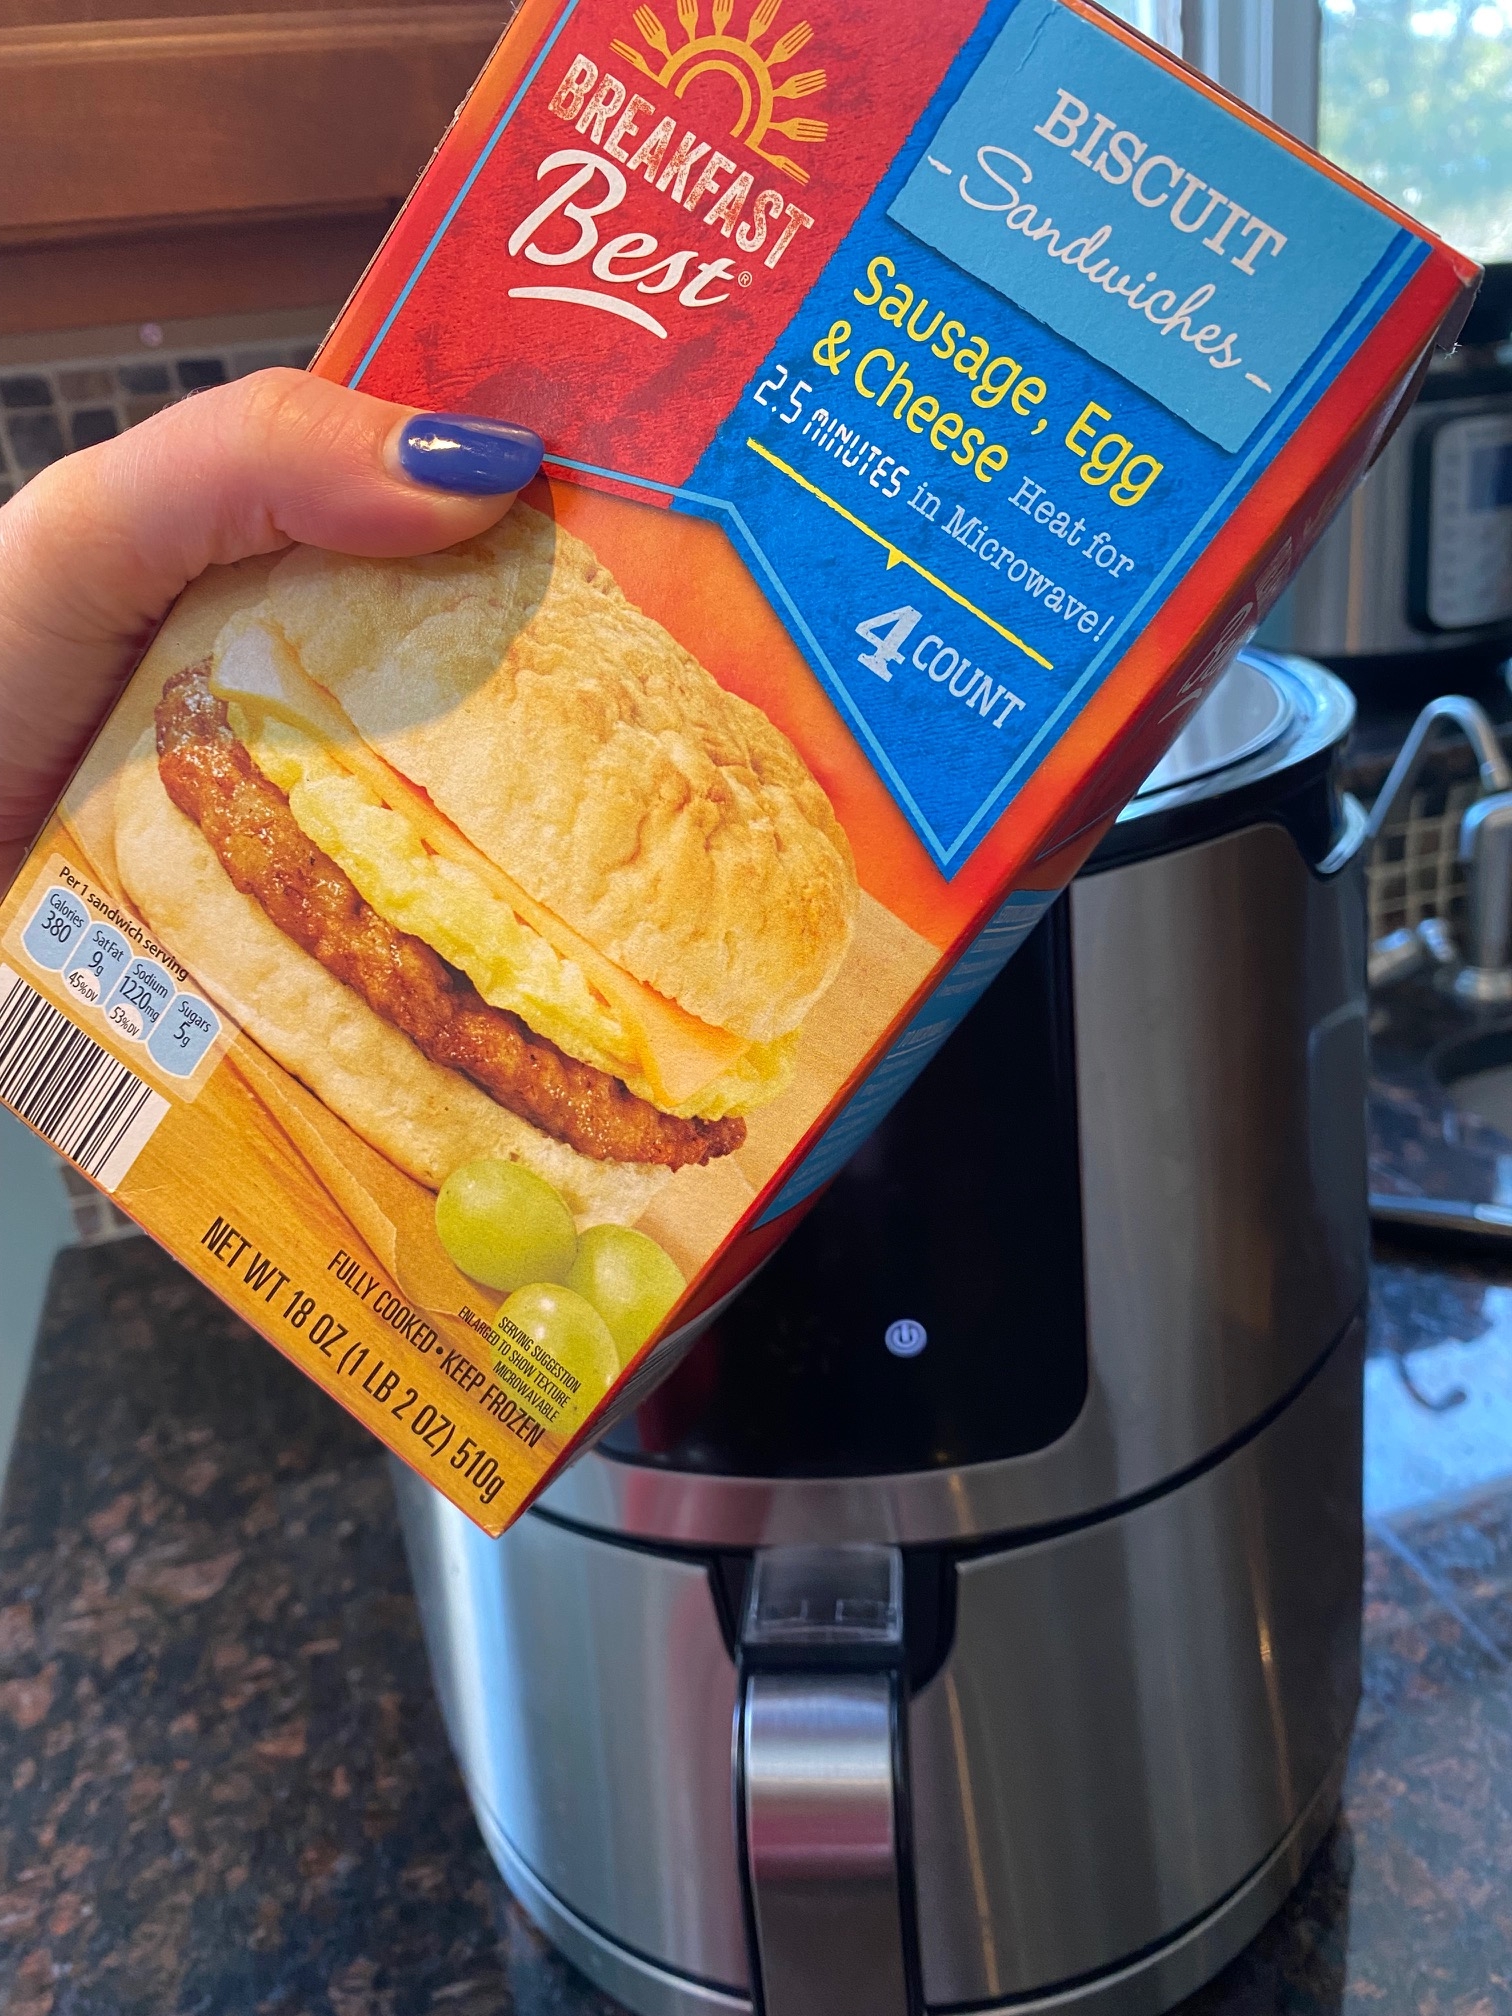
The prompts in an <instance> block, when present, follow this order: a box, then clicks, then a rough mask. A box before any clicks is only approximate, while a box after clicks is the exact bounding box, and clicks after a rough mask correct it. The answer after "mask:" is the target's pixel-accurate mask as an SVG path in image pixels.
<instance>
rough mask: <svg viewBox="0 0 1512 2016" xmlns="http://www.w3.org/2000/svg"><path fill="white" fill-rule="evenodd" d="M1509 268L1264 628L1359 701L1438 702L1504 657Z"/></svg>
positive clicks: (1510, 652)
mask: <svg viewBox="0 0 1512 2016" xmlns="http://www.w3.org/2000/svg"><path fill="white" fill-rule="evenodd" d="M1509 338H1512V264H1507V265H1497V266H1490V267H1488V268H1487V270H1486V278H1485V281H1484V283H1483V284H1482V287H1481V291H1480V295H1479V297H1478V299H1477V300H1476V303H1475V306H1474V307H1473V308H1472V309H1471V311H1470V315H1469V318H1468V320H1467V321H1466V323H1465V327H1464V329H1463V331H1462V332H1461V335H1460V342H1459V347H1458V349H1456V350H1455V351H1454V352H1453V353H1452V354H1451V355H1450V356H1448V357H1446V358H1443V359H1440V360H1438V361H1436V362H1435V363H1434V365H1433V367H1432V368H1431V370H1430V371H1429V373H1428V377H1427V379H1426V381H1425V383H1424V385H1423V389H1422V391H1421V393H1420V394H1419V395H1418V399H1417V402H1416V404H1415V405H1414V406H1413V408H1412V410H1411V411H1410V412H1409V413H1408V415H1407V417H1406V418H1405V419H1404V420H1403V422H1402V424H1401V426H1400V427H1399V428H1398V429H1397V431H1396V433H1395V434H1394V435H1393V436H1392V437H1391V439H1390V441H1388V442H1387V444H1386V447H1385V449H1384V450H1383V452H1382V454H1381V456H1380V458H1379V460H1378V461H1377V462H1376V463H1375V466H1374V467H1373V468H1372V469H1371V471H1370V474H1369V475H1368V476H1367V477H1366V478H1365V480H1364V482H1363V483H1361V484H1359V485H1358V487H1357V488H1356V489H1355V490H1354V491H1353V492H1352V494H1351V496H1350V498H1349V500H1348V502H1347V503H1346V504H1345V505H1344V507H1343V509H1342V510H1341V511H1340V513H1339V515H1338V517H1337V518H1336V519H1335V520H1334V522H1333V524H1332V525H1331V526H1330V527H1329V529H1328V530H1327V532H1325V533H1324V535H1323V537H1322V539H1320V540H1319V542H1318V544H1317V546H1316V547H1315V548H1314V550H1313V552H1312V554H1311V555H1310V557H1309V558H1308V559H1307V561H1306V562H1305V563H1304V565H1303V567H1302V569H1301V571H1300V573H1299V574H1298V575H1297V578H1296V580H1295V581H1294V582H1293V584H1292V586H1291V588H1290V589H1289V591H1288V592H1287V594H1286V595H1285V596H1284V597H1283V598H1282V601H1281V603H1280V604H1279V605H1278V607H1277V609H1276V611H1275V612H1274V614H1273V615H1272V616H1271V618H1270V619H1269V621H1268V622H1267V623H1266V625H1265V628H1264V631H1263V632H1262V635H1263V637H1264V639H1265V641H1266V643H1267V644H1272V645H1275V646H1278V647H1280V648H1283V649H1287V650H1293V651H1305V652H1308V653H1309V654H1310V655H1311V656H1313V657H1315V658H1319V659H1322V660H1323V661H1324V662H1325V663H1327V664H1329V665H1332V666H1333V667H1334V668H1335V670H1337V671H1341V672H1343V673H1345V674H1346V675H1347V677H1348V678H1349V679H1350V681H1351V683H1352V684H1353V685H1354V686H1355V687H1356V690H1357V691H1360V692H1362V693H1363V692H1365V691H1368V690H1369V689H1370V687H1371V686H1372V685H1375V684H1378V685H1380V686H1381V687H1382V688H1383V689H1386V690H1391V689H1395V688H1397V687H1400V686H1401V685H1402V683H1403V681H1404V680H1406V681H1409V682H1410V681H1413V680H1415V681H1416V682H1417V683H1419V684H1421V685H1422V686H1423V688H1424V691H1425V693H1426V692H1427V691H1430V690H1431V691H1433V692H1439V691H1442V690H1443V688H1444V687H1445V686H1446V685H1453V684H1457V683H1458V684H1473V683H1474V681H1475V679H1476V678H1477V676H1478V675H1479V674H1482V673H1484V672H1488V671H1490V670H1492V669H1494V668H1495V667H1496V666H1497V665H1499V664H1501V662H1502V661H1503V660H1504V659H1506V658H1508V657H1512V343H1509V340H1508V339H1509Z"/></svg>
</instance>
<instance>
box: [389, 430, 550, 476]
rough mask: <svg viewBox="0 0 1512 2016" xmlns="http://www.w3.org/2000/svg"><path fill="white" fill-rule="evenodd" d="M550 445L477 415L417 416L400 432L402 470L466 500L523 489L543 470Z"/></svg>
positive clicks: (524, 431) (531, 434)
mask: <svg viewBox="0 0 1512 2016" xmlns="http://www.w3.org/2000/svg"><path fill="white" fill-rule="evenodd" d="M545 452H546V444H545V443H544V442H543V441H542V439H541V437H540V435H539V434H533V433H532V432H531V430H530V429H529V428H528V427H517V426H516V425H515V424H514V422H513V421H511V420H482V419H479V418H478V417H477V415H476V414H472V413H413V414H411V416H410V418H409V419H408V420H406V421H405V423H404V425H403V426H402V427H401V428H400V429H399V445H398V457H399V466H400V468H401V469H402V470H403V471H404V473H405V475H406V476H408V477H410V478H411V479H412V480H413V481H414V482H416V483H424V484H426V485H428V486H429V487H430V488H431V489H433V490H451V491H454V492H456V493H458V494H460V495H462V496H466V497H496V496H498V495H500V494H501V493H502V492H503V491H505V490H518V489H519V488H520V487H521V485H522V484H525V483H528V482H529V481H530V479H531V477H532V476H534V474H535V473H536V471H537V470H538V469H539V468H540V466H541V457H542V456H543V455H544V454H545Z"/></svg>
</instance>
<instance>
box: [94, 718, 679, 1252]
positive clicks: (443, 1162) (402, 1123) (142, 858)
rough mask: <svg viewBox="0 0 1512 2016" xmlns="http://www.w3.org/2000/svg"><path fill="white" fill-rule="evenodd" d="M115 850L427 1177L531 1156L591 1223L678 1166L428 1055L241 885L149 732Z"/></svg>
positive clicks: (332, 1103) (181, 939) (235, 1008)
mask: <svg viewBox="0 0 1512 2016" xmlns="http://www.w3.org/2000/svg"><path fill="white" fill-rule="evenodd" d="M115 850H116V861H117V864H118V866H119V869H120V874H121V880H122V883H123V885H124V887H125V890H126V893H127V895H128V896H129V897H130V898H131V900H132V902H133V903H134V904H135V905H136V907H137V909H138V910H139V911H140V913H141V915H142V916H143V917H144V918H145V919H146V921H147V923H148V924H149V925H150V926H151V927H152V929H153V930H154V931H155V932H156V933H157V934H158V935H159V936H160V937H161V938H162V940H163V942H164V944H166V945H170V946H172V948H173V951H174V954H175V956H176V957H178V958H180V959H182V960H183V962H184V964H185V965H186V966H187V967H188V968H189V969H190V971H191V972H192V973H193V974H194V976H195V978H196V980H197V981H198V982H199V984H200V985H201V986H202V987H203V988H204V989H205V991H206V992H207V993H208V994H209V995H210V996H211V998H212V999H213V1000H214V1001H216V1002H217V1003H218V1005H219V1006H220V1007H222V1008H223V1009H224V1010H225V1011H226V1013H227V1014H228V1015H229V1016H231V1017H232V1018H233V1019H234V1020H235V1021H236V1022H237V1023H239V1024H240V1026H241V1028H242V1029H243V1030H244V1031H245V1033H246V1034H247V1035H248V1036H250V1037H252V1038H253V1039H254V1041H256V1042H257V1043H258V1044H260V1045H261V1047H262V1048H263V1049H264V1050H266V1051H267V1053H268V1054H269V1056H270V1057H272V1058H273V1059H274V1060H275V1061H276V1062H277V1063H279V1064H281V1065H282V1066H283V1067H284V1069H285V1070H286V1071H288V1072H290V1073H291V1074H292V1075H293V1076H294V1077H296V1078H298V1079H299V1080H300V1082H301V1083H302V1084H304V1085H306V1086H308V1087H309V1089H310V1090H311V1091H312V1092H313V1093H315V1094H316V1096H317V1097H318V1098H320V1099H323V1100H324V1101H325V1103H326V1105H327V1106H329V1107H330V1108H331V1109H332V1110H333V1111H334V1112H336V1113H337V1114H339V1115H340V1116H341V1118H342V1119H343V1120H344V1121H345V1122H346V1123H347V1125H348V1126H349V1127H351V1128H353V1129H354V1131H355V1132H356V1133H358V1134H360V1135H361V1137H362V1138H363V1140H364V1141H366V1142H367V1143H368V1144H369V1146H371V1147H373V1148H376V1149H377V1150H378V1151H379V1153H380V1154H383V1155H386V1156H387V1157H388V1158H389V1160H390V1161H391V1162H394V1163H396V1164H397V1165H398V1167H399V1168H401V1169H403V1170H404V1171H405V1172H406V1173H407V1174H408V1175H410V1176H413V1177H414V1178H415V1179H416V1180H417V1181H418V1182H421V1183H424V1184H425V1185H426V1186H427V1187H428V1188H430V1189H432V1190H436V1189H439V1188H440V1186H441V1184H442V1182H443V1181H444V1180H445V1178H446V1177H447V1175H449V1174H450V1172H451V1171H452V1170H453V1169H455V1168H457V1167H458V1166H459V1165H460V1164H461V1163H463V1162H470V1161H472V1160H474V1159H475V1158H477V1157H480V1156H494V1157H498V1158H500V1159H502V1160H505V1161H511V1162H519V1163H522V1164H523V1165H524V1167H525V1168H527V1169H530V1170H532V1171H533V1172H534V1173H535V1174H536V1175H537V1176H541V1177H543V1178H544V1179H545V1180H546V1181H547V1182H548V1183H551V1184H553V1185H554V1186H555V1187H556V1189H557V1190H558V1191H559V1192H560V1193H561V1195H562V1197H563V1198H564V1199H565V1200H566V1203H567V1206H568V1209H569V1210H570V1211H571V1212H572V1214H573V1217H574V1218H575V1219H576V1221H577V1223H578V1226H579V1228H580V1229H581V1228H582V1227H584V1226H587V1225H591V1224H598V1223H600V1222H603V1221H610V1222H613V1223H615V1224H621V1225H629V1224H633V1223H634V1221H635V1220H636V1219H637V1218H638V1217H639V1216H640V1214H641V1212H642V1211H643V1210H644V1209H645V1208H646V1206H647V1204H648V1203H649V1202H650V1201H651V1198H652V1197H653V1195H654V1194H655V1193H656V1191H657V1190H659V1189H660V1188H661V1186H662V1184H663V1183H665V1182H666V1181H667V1180H668V1176H669V1172H668V1171H667V1170H665V1169H660V1168H654V1167H650V1166H648V1165H645V1164H642V1163H635V1162H599V1161H594V1160H593V1159H591V1158H590V1157H588V1156H586V1155H580V1154H578V1153H577V1151H576V1150H575V1149H573V1148H569V1147H568V1146H567V1145H566V1143H565V1142H562V1141H555V1140H552V1139H551V1137H550V1136H549V1135H546V1134H542V1133H541V1132H540V1131H539V1130H538V1129H537V1128H535V1127H532V1126H531V1125H530V1124H529V1122H528V1121H525V1120H521V1119H519V1118H518V1117H517V1116H516V1115H515V1114H513V1113H510V1112H508V1111H507V1110H506V1109H505V1108H504V1107H502V1106H500V1105H498V1104H496V1103H495V1101H494V1100H492V1099H490V1098H489V1097H488V1095H487V1093H485V1092H482V1091H480V1090H479V1088H478V1087H477V1086H476V1085H474V1084H473V1083H472V1082H471V1081H470V1080H469V1079H466V1078H464V1077H462V1076H461V1075H460V1074H459V1073H457V1072H455V1071H448V1070H445V1069H443V1068H442V1067H441V1066H440V1065H437V1064H433V1063H431V1061H430V1060H429V1058H427V1057H424V1056H422V1055H421V1053H420V1051H419V1050H418V1049H416V1047H415V1045H414V1044H413V1043H411V1042H410V1040H409V1038H408V1037H407V1036H404V1035H402V1034H401V1033H400V1032H399V1030H397V1029H395V1028H394V1027H393V1026H392V1025H391V1024H390V1023H388V1022H385V1021H383V1020H382V1019H381V1018H380V1017H379V1016H377V1015H375V1014H374V1013H373V1011H372V1009H371V1008H369V1007H368V1006H367V1004H366V1002H365V1001H363V1000H362V999H361V998H360V997H359V996H358V995H357V994H355V993H354V992H353V990H352V989H351V988H350V987H348V986H346V985H344V984H343V983H342V982H341V981H340V980H337V979H335V978H334V977H333V976H332V975H331V974H329V973H328V972H327V971H326V970H325V968H324V967H323V966H322V965H321V964H320V963H319V961H318V960H316V959H312V958H311V957H310V956H309V955H308V953H306V952H302V951H301V950H300V948H299V947H298V946H297V945H296V944H294V942H293V941H292V939H289V938H286V937H285V936H284V934H283V932H282V931H280V930H279V929H278V927H277V925H276V924H274V923H272V922H271V921H270V920H269V918H268V917H267V915H266V913H265V912H264V911H263V910H262V908H261V907H260V905H258V904H257V903H256V902H254V901H253V899H252V898H251V897H250V896H244V895H242V893H241V892H240V890H238V889H237V888H236V887H235V885H234V884H233V883H232V881H231V878H230V877H229V876H228V875H227V873H226V871H225V869H224V868H223V867H222V866H221V864H220V861H219V860H218V859H217V857H216V854H215V852H214V849H213V848H212V847H211V846H210V843H209V842H208V841H207V840H206V839H205V837H204V835H203V834H202V833H201V832H200V830H199V828H198V827H197V826H196V825H195V824H194V823H193V821H192V820H189V819H186V818H185V817H184V815H183V814H182V813H181V812H180V811H179V810H178V809H177V808H176V807H175V806H174V804H173V803H172V801H171V800H170V799H169V797H168V794H167V792H166V791H165V790H164V788H163V784H162V780H161V778H160V777H159V775H158V768H157V764H156V762H155V761H153V759H152V748H151V744H150V741H149V740H148V739H147V738H144V740H143V744H142V745H139V747H138V749H137V751H136V752H135V759H134V760H133V761H132V762H131V763H130V764H128V766H127V767H126V769H125V770H124V771H123V772H122V775H121V780H120V785H119V790H118V794H117V799H116V822H115Z"/></svg>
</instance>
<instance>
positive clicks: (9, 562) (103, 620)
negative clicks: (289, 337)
mask: <svg viewBox="0 0 1512 2016" xmlns="http://www.w3.org/2000/svg"><path fill="white" fill-rule="evenodd" d="M540 459H541V443H540V441H539V439H538V438H537V437H536V436H535V435H534V434H532V433H531V432H530V431H529V430H528V429H527V428H523V427H511V426H508V425H506V424H504V423H502V422H497V421H491V420H477V419H471V418H464V417H462V416H459V415H450V414H416V413H414V412H413V411H412V410H411V409H409V408H407V407H400V406H391V405H389V404H388V403H387V402H386V401H384V400H381V399H370V398H369V397H368V396H367V395H366V394H365V393H362V392H349V391H347V390H346V389H345V388H344V387H342V386H339V385H332V384H328V383H327V382H326V381H325V380H324V379H320V378H311V377H309V376H308V375H307V374H306V373H305V372H302V371H261V372H258V373H257V374H256V375H255V376H254V377H251V378H243V379H241V380H240V381H238V382H237V383H235V384H232V385H223V386H217V387H216V388H215V389H214V390H213V391H209V392H201V393H197V394H196V395H195V396H194V397H193V398H191V399H187V400H185V401H184V402H183V403H182V404H181V405H178V406H171V407H168V408H167V409H166V410H165V411H163V412H161V413H158V414H156V415H155V416H154V417H153V418H152V419H150V420H148V421H145V422H144V423H143V424H142V425H141V426H140V427H135V428H133V429H132V430H131V432H130V433H127V434H122V435H120V436H118V437H117V438H116V439H115V440H113V441H106V442H103V443H101V445H100V446H99V447H97V448H87V449H85V450H84V451H83V452H82V453H80V454H77V455H71V456H69V457H68V458H67V459H66V460H65V461H62V462H56V463H54V464H53V465H52V467H51V468H49V469H45V470H43V472H42V474H41V475H40V476H37V477H35V478H34V479H33V480H32V481H31V482H30V483H29V484H28V485H27V486H26V488H25V489H24V490H22V491H20V492H19V493H18V494H17V495H16V496H15V497H13V498H12V499H11V501H10V502H9V503H8V504H7V505H5V506H4V507H3V509H0V894H3V893H4V891H5V890H6V888H7V887H8V886H9V884H10V882H11V880H12V878H13V877H14V875H15V872H16V869H17V868H18V867H19V865H20V863H21V860H22V857H23V856H24V854H25V852H26V849H27V847H28V845H29V844H30V842H31V840H32V839H33V838H34V837H35V835H36V832H37V830H38V828H39V827H40V826H41V824H42V822H43V820H44V819H45V818H46V816H47V814H48V812H49V811H50V810H51V809H52V805H53V802H54V800H55V799H56V798H57V796H58V794H59V792H60V791H61V790H62V788H63V786H64V784H65V783H66V782H67V781H68V777H69V773H70V772H71V771H72V769H73V766H74V765H75V763H77V761H78V760H79V757H80V756H81V755H82V754H83V752H84V749H85V746H86V745H87V743H88V741H89V739H90V737H91V735H92V734H93V733H94V731H95V729H96V728H97V727H98V726H99V724H100V721H101V719H102V717H103V716H104V714H105V713H106V711H107V710H108V708H109V707H110V704H111V702H112V701H113V700H114V699H115V697H116V695H117V693H118V692H119V691H120V688H121V686H122V684H123V683H124V681H125V679H126V676H127V674H128V673H129V672H130V671H131V669H132V667H133V666H134V665H135V664H136V662H137V659H138V658H139V657H140V656H141V653H142V651H143V650H144V649H145V648H146V646H147V644H148V643H149V642H150V640H151V638H152V634H153V632H154V631H155V630H156V628H157V626H158V624H159V623H160V622H161V621H162V619H163V617H164V616H165V615H166V614H167V612H168V609H169V608H170V606H171V605H172V603H173V600H174V598H175V597H176V596H177V595H178V593H179V592H180V590H181V589H183V588H184V587H185V586H186V585H187V584H188V583H189V582H190V581H192V580H193V579H194V578H195V576H196V575H197V574H200V573H202V572H203V571H204V569H205V568H206V567H209V566H212V565H215V564H217V563H223V562H227V561H232V560H245V559H247V558H249V557H250V556H251V555H252V554H255V553H275V552H277V551H278V550H279V549H280V548H282V547H284V546H288V545H290V544H292V543H294V542H296V541H298V542H302V543H304V544H307V545H311V546H328V547H331V548H333V549H334V550H335V551H336V552H339V553H363V554H369V555H372V556H374V557H385V556H393V555H397V554H408V553H431V552H435V551H436V550H437V549H438V548H440V547H442V546H450V545H452V544H453V543H454V542H455V541H457V540H459V539H467V538H471V537H473V536H475V535H476V534H477V533H479V532H482V531H484V530H486V528H487V527H488V526H490V525H491V524H493V522H494V521H495V520H496V519H497V518H499V517H500V516H502V514H503V513H504V512H505V511H506V510H507V509H508V508H509V505H510V504H511V502H512V501H513V496H514V492H515V491H516V490H518V489H519V488H520V486H521V484H523V483H525V482H527V481H528V480H529V479H530V477H532V476H533V475H534V474H535V472H536V469H537V468H538V467H539V464H540Z"/></svg>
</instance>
